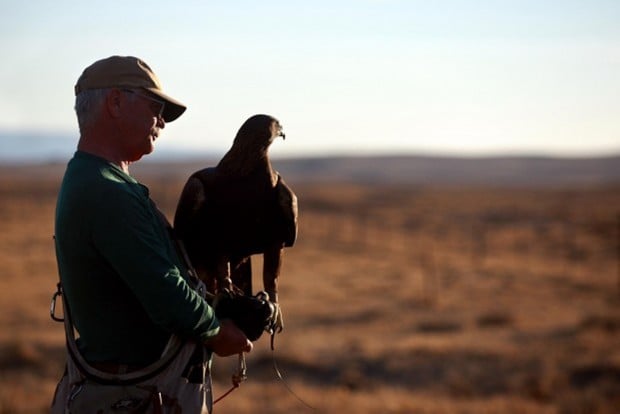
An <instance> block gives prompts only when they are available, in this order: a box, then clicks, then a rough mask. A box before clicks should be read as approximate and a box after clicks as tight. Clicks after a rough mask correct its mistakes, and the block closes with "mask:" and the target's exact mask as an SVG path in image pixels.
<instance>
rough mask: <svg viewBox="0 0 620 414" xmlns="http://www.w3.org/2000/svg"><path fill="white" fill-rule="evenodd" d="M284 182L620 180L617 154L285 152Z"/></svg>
mask: <svg viewBox="0 0 620 414" xmlns="http://www.w3.org/2000/svg"><path fill="white" fill-rule="evenodd" d="M216 163H217V160H205V161H201V162H196V161H187V162H176V161H175V162H174V163H166V164H164V163H161V162H152V161H148V162H144V163H139V164H136V165H135V166H134V167H133V168H134V171H136V172H141V173H144V174H162V176H165V177H168V178H171V177H172V176H174V177H178V176H179V175H180V176H181V177H187V176H188V175H189V174H190V173H191V172H193V171H195V170H198V169H200V168H203V167H205V166H213V165H215V164H216ZM272 163H273V165H274V168H275V169H276V170H278V171H279V172H280V173H281V174H282V175H283V176H284V177H285V178H286V180H287V181H288V182H294V181H304V182H306V181H318V182H325V181H341V182H350V183H360V184H413V185H484V186H488V185H495V186H528V187H529V186H536V187H537V186H593V185H620V156H611V157H597V158H553V157H479V158H467V157H432V156H367V157H354V156H349V157H347V156H342V157H321V158H283V159H275V160H272Z"/></svg>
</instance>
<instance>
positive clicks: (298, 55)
mask: <svg viewBox="0 0 620 414" xmlns="http://www.w3.org/2000/svg"><path fill="white" fill-rule="evenodd" d="M0 51H1V53H2V54H1V55H0V56H1V60H2V63H1V64H0V130H9V131H19V130H28V131H42V132H47V131H50V132H55V133H57V132H61V133H66V134H67V136H68V137H70V138H72V139H75V140H77V124H76V121H75V115H74V112H73V100H74V96H73V85H74V84H75V81H76V80H77V78H78V76H79V75H80V73H81V72H82V70H83V69H84V68H85V67H86V66H88V65H90V64H91V63H92V62H94V61H95V60H98V59H100V58H104V57H108V56H110V55H115V54H120V55H134V56H139V57H141V58H142V59H144V60H145V61H146V62H147V63H148V64H149V65H150V66H151V67H152V68H153V69H154V71H155V72H156V73H157V74H158V76H159V77H160V79H161V81H162V83H163V86H164V90H165V92H166V93H168V94H170V95H171V96H174V97H175V98H177V99H179V100H181V101H182V102H184V103H186V104H187V105H188V110H187V112H186V113H185V114H184V115H183V116H182V117H181V118H180V119H179V120H177V121H175V122H173V123H170V124H168V125H167V126H166V128H165V130H164V132H163V134H162V136H161V137H160V139H159V140H158V141H157V143H156V145H157V147H158V148H157V149H156V151H162V150H165V149H174V148H184V149H188V148H189V149H195V150H211V151H221V152H223V151H225V150H226V149H228V147H229V146H230V144H231V143H232V140H233V138H234V136H235V133H236V131H237V129H238V128H239V126H240V125H241V123H242V122H243V121H244V120H245V119H246V118H248V117H249V116H251V115H253V114H256V113H267V114H270V115H273V116H275V117H276V118H278V119H279V120H280V121H281V123H282V124H283V125H284V129H285V131H286V134H287V139H286V141H284V142H277V143H276V144H275V145H274V146H273V147H272V154H275V155H280V156H287V155H295V156H303V155H315V154H373V153H397V154H402V153H433V154H456V155H493V154H543V155H560V156H573V155H577V156H579V155H610V154H617V153H620V1H619V0H580V1H575V0H558V1H552V0H547V1H545V0H513V1H509V0H485V1H483V0H478V1H476V0H462V1H458V0H436V1H428V0H424V1H422V0H420V1H418V0H341V1H339V0H329V1H326V0H312V1H305V2H300V1H295V0H289V1H273V0H264V1H247V0H245V1H233V0H231V1H225V0H220V1H205V0H202V1H182V0H180V1H170V0H167V1H132V0H125V1H115V0H110V1H105V2H97V1H88V2H87V1H66V0H58V1H42V0H30V1H10V2H9V1H5V0H0Z"/></svg>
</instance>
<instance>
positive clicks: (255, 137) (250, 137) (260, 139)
mask: <svg viewBox="0 0 620 414" xmlns="http://www.w3.org/2000/svg"><path fill="white" fill-rule="evenodd" d="M277 137H282V139H285V138H286V135H285V134H284V131H283V130H282V125H280V122H279V121H278V120H277V119H275V118H274V117H272V116H269V115H254V116H251V117H250V118H248V120H247V121H245V122H244V123H243V125H241V128H239V131H238V132H237V136H236V137H235V140H234V142H233V147H238V148H244V150H246V151H267V149H268V148H269V146H270V145H271V143H272V142H273V141H274V140H275V139H276V138H277Z"/></svg>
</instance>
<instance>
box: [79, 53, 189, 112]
mask: <svg viewBox="0 0 620 414" xmlns="http://www.w3.org/2000/svg"><path fill="white" fill-rule="evenodd" d="M103 88H140V89H144V90H146V91H149V92H150V93H151V94H153V95H155V96H157V97H159V98H161V99H162V100H163V101H165V102H166V106H165V108H164V113H163V118H164V121H166V122H172V121H174V120H175V119H177V118H178V117H180V116H181V114H182V113H183V112H185V109H187V107H186V106H185V105H183V104H182V103H181V102H179V101H177V100H176V99H174V98H171V97H170V96H168V95H166V94H165V93H164V92H163V91H162V87H161V82H159V78H157V75H155V72H153V70H152V69H151V68H150V67H149V65H147V64H146V63H145V62H144V61H142V60H140V59H138V58H136V57H133V56H110V57H109V58H106V59H101V60H98V61H96V62H95V63H93V64H92V65H90V66H89V67H87V68H86V69H84V72H82V75H81V76H80V78H79V79H78V81H77V83H76V84H75V94H76V95H77V94H79V93H80V92H82V91H85V90H89V89H103Z"/></svg>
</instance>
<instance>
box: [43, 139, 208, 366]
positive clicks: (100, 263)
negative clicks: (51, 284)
mask: <svg viewBox="0 0 620 414" xmlns="http://www.w3.org/2000/svg"><path fill="white" fill-rule="evenodd" d="M55 238H56V257H57V261H58V268H59V272H60V279H61V282H62V284H63V289H64V293H65V298H66V300H67V303H68V304H69V307H70V310H71V316H72V317H73V322H74V324H75V326H76V328H77V330H78V332H79V335H80V339H79V341H78V345H79V347H80V350H81V351H82V353H83V355H84V356H85V358H86V359H87V360H89V361H91V362H101V361H108V362H116V363H124V364H148V363H150V362H153V361H154V360H156V359H157V358H159V356H160V354H161V352H162V350H163V347H164V346H165V344H166V342H167V340H168V338H169V336H170V333H176V334H179V335H180V336H182V337H186V338H192V339H196V340H201V341H204V340H207V339H209V338H211V337H213V336H214V335H216V334H217V332H218V330H219V324H218V321H217V318H216V317H215V315H214V313H213V310H212V308H211V307H210V306H209V305H208V304H207V303H206V302H205V301H204V300H203V299H202V298H201V297H200V296H199V295H198V294H197V293H196V292H195V291H194V290H193V289H192V288H191V287H190V286H189V285H188V283H187V274H186V271H185V268H184V267H183V265H182V263H181V261H180V260H179V258H178V255H177V254H176V251H175V249H174V245H173V243H172V241H171V240H170V238H169V235H168V231H167V229H166V227H165V225H164V223H163V222H162V221H161V220H160V218H159V216H158V213H157V211H156V208H155V207H154V205H153V204H152V203H151V200H150V199H149V192H148V189H147V188H146V187H145V186H143V185H142V184H140V183H138V182H137V181H136V180H135V179H134V178H132V177H131V176H130V175H128V174H126V173H125V172H123V171H122V170H121V169H120V168H119V167H118V166H116V165H114V164H112V163H110V162H108V161H106V160H104V159H102V158H99V157H96V156H94V155H91V154H87V153H84V152H81V151H78V152H76V153H75V155H74V157H73V159H72V160H71V161H70V162H69V164H68V166H67V171H66V173H65V176H64V179H63V182H62V186H61V188H60V192H59V196H58V203H57V206H56V228H55Z"/></svg>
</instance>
